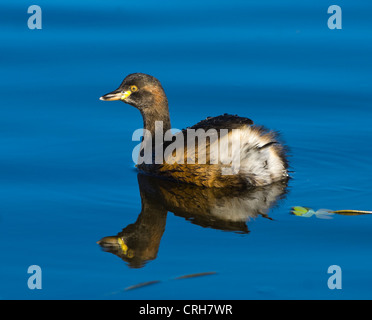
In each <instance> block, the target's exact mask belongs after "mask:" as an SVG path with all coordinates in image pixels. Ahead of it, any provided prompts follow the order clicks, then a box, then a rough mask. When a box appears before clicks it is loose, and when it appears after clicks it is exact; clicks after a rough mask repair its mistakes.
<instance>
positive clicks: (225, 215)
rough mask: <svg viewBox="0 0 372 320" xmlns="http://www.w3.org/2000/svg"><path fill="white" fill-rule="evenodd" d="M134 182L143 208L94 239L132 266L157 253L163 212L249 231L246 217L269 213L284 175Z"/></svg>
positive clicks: (284, 184) (282, 190) (226, 228)
mask: <svg viewBox="0 0 372 320" xmlns="http://www.w3.org/2000/svg"><path fill="white" fill-rule="evenodd" d="M138 184H139V189H140V195H141V203H142V210H141V213H140V214H139V216H138V218H137V220H136V222H134V223H133V224H130V225H128V226H127V227H125V228H124V229H123V230H122V231H121V232H119V233H118V234H117V235H116V236H108V237H104V238H102V239H101V240H99V241H98V242H97V243H98V244H99V245H100V246H101V247H102V249H103V250H105V251H107V252H111V253H113V254H115V255H117V256H118V257H120V258H121V259H123V260H124V261H126V262H127V263H128V266H129V267H131V268H141V267H143V266H144V265H145V264H146V262H148V261H150V260H154V259H155V258H156V256H157V253H158V250H159V245H160V241H161V238H162V236H163V233H164V230H165V224H166V218H167V213H168V212H172V213H174V214H175V215H176V216H179V217H183V218H185V219H186V220H188V221H190V222H191V223H193V224H197V225H199V226H202V227H206V228H213V229H218V230H224V231H233V232H238V233H248V232H249V230H248V226H247V223H246V222H247V221H248V220H249V219H251V218H255V217H258V216H262V217H264V218H268V219H271V218H270V217H269V216H268V212H269V210H270V208H272V207H273V206H275V205H276V203H277V202H278V200H280V199H282V198H284V196H285V194H286V192H287V181H281V182H277V183H274V184H271V185H268V186H264V187H259V188H253V189H248V190H247V189H245V190H241V189H240V190H237V189H225V188H224V189H221V188H218V189H214V188H202V187H198V186H194V185H189V184H181V183H177V182H172V181H167V180H162V179H159V178H156V177H153V176H148V175H144V174H138Z"/></svg>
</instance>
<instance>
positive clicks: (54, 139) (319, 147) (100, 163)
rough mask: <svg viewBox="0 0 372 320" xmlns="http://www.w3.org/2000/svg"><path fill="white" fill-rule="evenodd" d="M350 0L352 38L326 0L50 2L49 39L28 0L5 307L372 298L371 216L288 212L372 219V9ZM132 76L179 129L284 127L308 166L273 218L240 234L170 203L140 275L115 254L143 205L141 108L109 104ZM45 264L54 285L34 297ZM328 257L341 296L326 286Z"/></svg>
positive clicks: (10, 182) (8, 143)
mask: <svg viewBox="0 0 372 320" xmlns="http://www.w3.org/2000/svg"><path fill="white" fill-rule="evenodd" d="M337 4H338V5H340V6H341V7H342V9H343V29H342V30H329V29H328V28H327V23H326V22H327V18H328V15H327V5H326V4H325V3H324V2H323V1H320V0H317V1H311V2H304V3H299V2H298V1H292V0H287V1H284V2H283V1H282V2H280V3H277V2H275V1H266V2H265V3H263V2H262V1H237V0H236V1H232V2H229V6H226V2H222V1H204V2H202V3H201V2H196V1H183V2H182V1H181V2H177V3H175V2H171V1H163V2H161V3H159V2H152V1H141V2H137V3H133V2H131V5H128V4H127V3H126V2H121V1H120V2H119V1H114V0H110V1H104V2H103V1H90V2H89V5H87V4H85V3H84V2H82V1H80V2H76V1H66V0H64V1H53V3H50V1H39V2H38V5H40V6H41V8H42V10H43V29H42V30H29V29H28V28H27V18H28V15H27V7H28V6H29V5H30V3H27V2H26V1H17V3H10V2H9V3H8V4H6V5H4V6H3V8H2V13H3V14H2V17H1V19H0V26H1V29H0V30H1V31H0V36H1V51H0V56H1V59H0V64H1V70H2V77H1V80H0V81H1V86H0V92H1V100H2V108H1V117H0V131H1V135H0V139H1V151H0V152H1V157H0V168H1V182H0V189H1V192H0V239H1V241H0V246H1V254H2V259H1V264H0V272H1V274H2V275H3V279H2V282H1V287H0V298H3V299H276V298H280V299H287V298H290V299H309V298H310V299H346V298H355V299H356V298H358V299H360V298H362V299H366V298H368V299H370V298H372V296H371V291H370V288H371V286H372V277H371V275H370V270H371V268H372V259H371V256H370V252H371V250H370V248H371V246H372V236H371V228H372V216H370V215H360V216H342V215H334V216H332V218H333V219H330V220H323V219H317V218H316V217H315V216H313V217H311V218H304V217H297V216H294V215H291V214H290V210H291V207H292V206H306V207H311V208H314V209H315V210H317V209H319V208H328V209H333V210H338V209H360V210H372V205H371V196H372V191H371V178H372V176H371V172H372V170H371V169H372V164H371V157H372V144H371V143H370V142H371V139H372V127H371V125H370V122H371V121H370V120H371V116H372V108H371V106H372V93H371V86H372V80H371V79H372V78H371V73H372V61H371V56H372V33H371V30H372V23H371V21H372V20H371V19H370V17H371V16H372V4H370V3H368V2H363V3H361V2H360V3H359V2H355V3H350V2H347V1H342V0H340V1H338V3H337ZM132 72H145V73H149V74H152V75H154V76H156V77H157V78H159V79H160V80H161V82H162V83H163V86H164V88H165V90H166V93H167V95H168V98H169V102H170V111H171V120H172V125H173V127H175V128H179V129H181V128H184V127H186V126H189V125H192V124H194V123H196V122H197V121H199V120H201V119H204V118H205V117H207V116H213V115H219V114H223V113H225V112H229V113H232V114H239V115H241V116H246V117H249V118H251V119H253V120H254V121H255V122H256V123H259V124H264V125H265V126H267V127H270V128H272V129H275V130H279V131H280V132H281V133H282V136H283V138H284V139H285V141H286V142H287V144H288V145H289V146H290V149H291V158H290V161H291V167H292V170H293V171H294V172H293V173H292V176H293V179H292V180H291V181H290V182H289V186H288V190H287V193H286V194H285V196H284V197H281V198H280V199H278V201H277V202H275V205H274V206H273V207H272V208H271V209H268V213H267V214H268V216H269V217H270V218H271V219H268V218H267V217H265V216H263V215H261V214H258V215H257V216H255V217H250V219H249V221H248V222H247V223H246V224H245V223H244V225H245V228H246V229H244V230H242V228H243V227H244V226H243V225H239V226H238V227H239V228H240V229H239V228H238V227H237V226H234V228H235V229H234V228H231V226H229V227H230V228H229V229H228V230H229V231H226V228H225V229H224V228H221V225H219V224H218V223H217V225H208V224H207V223H205V221H204V222H203V223H199V224H198V223H196V221H195V217H194V218H192V217H191V218H190V217H187V215H186V216H185V212H183V214H184V215H182V214H181V213H180V212H179V211H177V210H179V208H178V209H177V208H175V207H172V208H171V207H170V204H169V203H168V204H167V206H166V207H165V209H166V211H167V210H168V209H172V210H173V211H177V212H178V215H177V212H175V213H172V211H169V212H168V214H166V213H165V215H161V219H162V220H161V221H162V222H161V223H163V224H164V226H163V227H164V228H163V229H164V230H163V233H162V234H161V237H160V239H159V238H157V241H158V242H157V243H158V248H157V251H156V257H155V258H154V259H150V260H149V261H147V263H145V264H144V265H143V266H142V267H140V268H138V267H137V268H132V267H131V266H130V265H128V263H127V262H126V261H123V260H122V259H121V258H120V257H118V256H117V255H115V254H111V253H108V252H105V251H103V250H101V247H100V246H99V245H98V244H97V243H96V242H97V241H98V240H100V239H102V238H103V237H106V236H115V235H117V234H118V233H120V232H122V230H123V229H124V228H126V227H127V226H128V225H130V224H133V223H135V222H136V221H137V219H138V217H139V214H140V212H141V210H142V206H141V194H140V185H139V183H138V177H137V172H136V171H135V169H134V166H133V162H132V149H133V147H134V146H135V145H136V143H137V142H132V141H131V136H132V133H133V131H134V130H135V129H138V128H140V127H141V125H142V120H141V117H140V114H139V112H138V111H137V110H135V109H134V108H132V107H130V106H128V105H125V104H123V103H120V102H117V103H103V102H102V101H99V100H98V98H99V96H101V95H102V94H104V93H107V92H108V91H110V90H112V89H114V88H116V87H117V86H118V85H119V84H120V82H121V80H122V78H124V76H125V75H126V74H128V73H132ZM191 194H192V193H191ZM211 197H213V196H211ZM192 204H193V203H192V202H190V206H192ZM162 210H163V211H161V212H163V213H164V208H162ZM199 222H200V220H199ZM218 226H219V227H220V228H218ZM225 227H226V226H225ZM248 231H249V232H248ZM150 243H152V244H154V242H151V241H150ZM154 250H155V249H154ZM34 264H36V265H39V266H40V267H41V268H42V270H43V289H42V290H29V289H28V287H27V279H28V276H29V275H28V274H27V268H28V266H30V265H34ZM330 265H339V266H341V268H342V271H343V289H342V290H329V289H328V286H327V280H328V277H329V276H330V275H329V274H327V269H328V267H329V266H330ZM204 272H210V273H211V274H209V275H205V276H199V277H186V278H184V279H177V280H176V279H175V278H177V277H180V276H185V275H191V274H198V273H204ZM153 281H159V282H156V283H155V282H154V283H152V285H148V286H143V287H141V288H137V289H135V290H125V288H128V287H131V286H135V285H137V284H140V283H146V282H153Z"/></svg>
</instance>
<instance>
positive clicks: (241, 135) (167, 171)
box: [101, 73, 288, 188]
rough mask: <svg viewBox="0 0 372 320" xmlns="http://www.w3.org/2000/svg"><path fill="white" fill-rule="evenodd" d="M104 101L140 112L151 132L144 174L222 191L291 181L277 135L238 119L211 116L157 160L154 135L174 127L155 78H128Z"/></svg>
mask: <svg viewBox="0 0 372 320" xmlns="http://www.w3.org/2000/svg"><path fill="white" fill-rule="evenodd" d="M101 100H106V101H111V100H122V101H124V102H125V103H128V104H130V105H132V106H134V107H136V108H137V109H139V110H140V112H141V114H142V117H143V123H144V129H145V130H146V131H147V132H149V136H146V135H144V139H143V141H142V151H143V152H145V151H146V149H147V148H146V146H150V147H151V149H152V150H153V153H152V156H151V157H150V160H151V161H145V162H143V163H139V164H138V166H137V167H138V169H140V170H141V171H144V172H146V173H150V174H154V175H157V176H160V177H163V178H167V179H171V180H175V181H178V182H183V183H189V184H194V185H198V186H204V187H217V188H223V187H232V186H234V187H239V188H241V187H247V186H264V185H268V184H271V183H273V182H276V181H280V180H283V179H287V178H288V173H287V168H288V163H287V159H286V148H285V147H284V146H283V144H281V143H280V142H279V139H278V134H277V133H276V132H274V131H269V130H267V129H265V128H264V127H262V126H257V125H254V124H253V121H252V120H250V119H248V118H243V117H239V116H236V115H228V114H224V115H222V116H218V117H208V118H207V119H205V120H203V121H201V122H199V123H197V124H196V125H194V126H192V127H190V128H187V129H184V130H182V131H181V132H179V133H177V134H176V135H174V136H173V137H172V139H173V140H170V139H168V140H170V141H167V139H163V140H162V141H161V146H160V148H161V149H162V151H163V152H164V157H162V158H161V161H157V160H159V158H156V157H155V151H154V150H155V148H156V147H159V146H158V145H157V144H156V143H157V141H155V136H156V134H158V133H159V130H160V133H161V134H162V135H166V134H167V132H168V131H169V130H170V129H171V125H170V117H169V110H168V100H167V97H166V94H165V92H164V90H163V88H162V86H161V84H160V82H159V81H158V80H157V79H156V78H154V77H152V76H150V75H146V74H142V73H135V74H131V75H129V76H127V77H126V78H125V79H124V81H123V82H122V84H121V85H120V87H119V88H118V89H117V90H115V91H113V92H111V93H108V94H106V95H104V96H103V97H101ZM159 122H161V123H162V126H161V128H160V129H158V128H157V127H156V124H157V123H159ZM195 132H201V133H203V132H206V133H207V134H206V135H204V136H203V137H204V140H201V138H199V137H198V139H197V140H195V139H194V140H191V138H192V137H194V138H195ZM208 133H209V134H208ZM199 140H201V142H200V141H199ZM189 141H192V142H191V144H190V142H189ZM173 145H176V146H177V148H173ZM235 145H239V149H238V150H236V149H234V146H235ZM180 146H181V147H180ZM222 146H225V147H222ZM172 148H173V149H172ZM168 149H170V151H169V150H168ZM234 150H235V151H234ZM167 151H168V153H167ZM141 155H142V153H140V156H141ZM203 155H205V156H203ZM229 159H231V161H230V163H229V162H228V161H227V160H229ZM203 160H204V161H203Z"/></svg>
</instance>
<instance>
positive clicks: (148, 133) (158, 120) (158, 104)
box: [141, 95, 171, 146]
mask: <svg viewBox="0 0 372 320" xmlns="http://www.w3.org/2000/svg"><path fill="white" fill-rule="evenodd" d="M141 114H142V117H143V128H144V131H145V132H144V140H143V142H144V143H145V142H146V143H149V142H150V141H151V142H152V145H153V146H154V144H155V138H156V137H160V136H161V137H163V136H164V134H165V133H166V132H167V131H168V130H170V129H171V123H170V117H169V109H168V100H167V98H166V97H165V95H164V97H163V99H160V100H158V101H155V103H154V105H152V106H150V107H147V108H144V109H142V110H141Z"/></svg>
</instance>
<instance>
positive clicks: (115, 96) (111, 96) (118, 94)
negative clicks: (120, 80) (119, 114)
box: [99, 89, 132, 101]
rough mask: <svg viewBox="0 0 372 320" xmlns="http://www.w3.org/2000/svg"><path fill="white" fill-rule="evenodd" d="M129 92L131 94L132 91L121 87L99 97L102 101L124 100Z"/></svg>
mask: <svg viewBox="0 0 372 320" xmlns="http://www.w3.org/2000/svg"><path fill="white" fill-rule="evenodd" d="M131 94H132V92H131V91H130V90H128V91H122V90H121V89H117V90H115V91H112V92H110V93H107V94H105V95H104V96H102V97H101V98H99V99H100V100H103V101H115V100H125V99H126V98H128V97H129V96H130V95H131Z"/></svg>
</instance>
